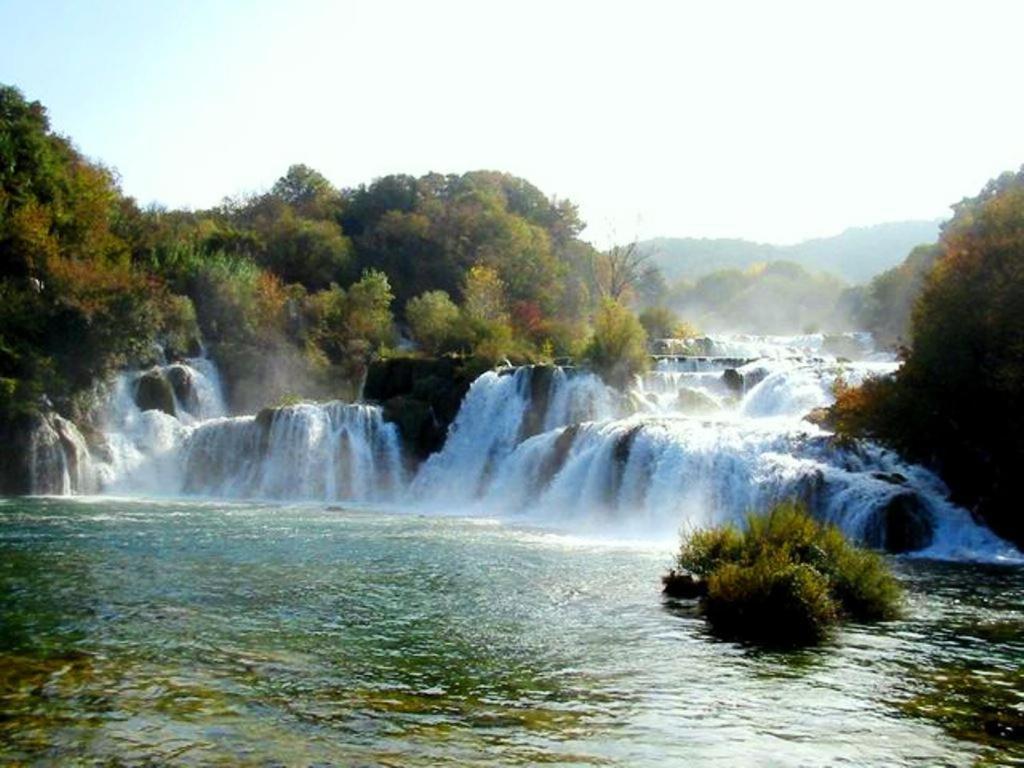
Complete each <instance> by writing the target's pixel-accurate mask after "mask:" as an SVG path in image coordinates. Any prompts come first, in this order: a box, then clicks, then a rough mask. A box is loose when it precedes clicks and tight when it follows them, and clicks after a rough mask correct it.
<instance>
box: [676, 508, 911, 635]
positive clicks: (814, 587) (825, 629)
mask: <svg viewBox="0 0 1024 768" xmlns="http://www.w3.org/2000/svg"><path fill="white" fill-rule="evenodd" d="M663 581H664V584H665V593H666V594H667V595H669V596H672V597H699V598H700V599H701V607H702V610H703V612H704V614H705V616H706V617H707V619H708V622H709V623H710V624H711V626H712V628H713V629H714V630H715V631H716V632H718V633H719V634H721V635H723V636H726V637H730V638H735V639H742V640H747V641H750V642H753V643H757V644H759V645H766V646H775V647H787V646H788V647H793V646H802V645H810V644H814V643H816V642H819V641H821V640H822V639H824V638H825V637H826V636H827V635H828V633H829V631H830V630H831V629H832V627H833V626H834V625H835V624H836V623H837V622H838V621H839V620H841V619H850V620H854V621H880V620H885V619H891V618H894V617H896V616H897V615H898V614H899V611H900V601H901V590H900V587H899V584H898V583H897V582H896V579H895V578H894V577H893V576H892V574H891V573H890V572H889V570H888V569H887V568H886V566H885V561H884V560H882V558H881V557H880V556H879V555H877V554H875V553H874V552H870V551H867V550H863V549H859V548H857V547H855V546H853V545H852V544H850V543H849V542H847V541H846V539H845V538H844V537H843V535H842V533H841V532H840V531H839V529H837V528H836V527H834V526H831V525H823V524H821V523H819V522H817V521H816V520H814V518H812V517H811V516H810V515H808V514H807V512H806V511H805V510H804V509H803V508H802V507H801V506H800V505H799V504H796V503H792V502H787V503H783V504H779V505H778V506H776V507H775V508H774V509H772V510H771V511H770V512H768V514H766V515H750V516H749V517H748V518H747V527H746V529H745V530H743V531H740V530H739V529H737V528H736V527H734V526H725V527H722V528H717V529H710V530H701V531H697V532H695V533H693V534H692V535H690V536H689V537H688V538H687V539H686V540H685V541H684V542H683V546H682V548H681V550H680V552H679V556H678V558H677V562H676V567H675V568H674V569H673V570H672V571H670V572H669V574H668V575H667V576H665V578H664V579H663Z"/></svg>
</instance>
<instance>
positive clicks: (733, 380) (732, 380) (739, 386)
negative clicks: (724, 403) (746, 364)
mask: <svg viewBox="0 0 1024 768" xmlns="http://www.w3.org/2000/svg"><path fill="white" fill-rule="evenodd" d="M722 381H723V382H724V383H725V385H726V386H727V387H728V388H729V389H730V390H731V391H732V392H733V393H734V394H736V395H742V394H743V374H742V373H740V372H739V371H737V370H736V369H735V368H726V369H725V371H723V372H722Z"/></svg>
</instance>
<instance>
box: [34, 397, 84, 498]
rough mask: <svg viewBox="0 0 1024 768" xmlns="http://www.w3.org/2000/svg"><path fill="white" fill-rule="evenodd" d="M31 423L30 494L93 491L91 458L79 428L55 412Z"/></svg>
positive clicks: (65, 493)
mask: <svg viewBox="0 0 1024 768" xmlns="http://www.w3.org/2000/svg"><path fill="white" fill-rule="evenodd" d="M34 421H35V423H34V424H33V425H32V428H31V433H30V436H29V444H28V471H29V478H30V482H29V491H30V492H31V493H34V494H53V495H60V496H69V495H71V494H78V493H91V492H93V491H95V489H96V481H95V474H94V468H93V463H92V459H91V457H90V455H89V448H88V446H87V445H86V443H85V438H84V437H82V433H81V432H79V431H78V427H76V426H75V425H74V424H73V423H71V422H70V421H68V420H67V419H65V418H63V417H61V416H58V415H57V414H55V413H51V414H46V415H44V416H39V417H38V418H37V419H35V420H34Z"/></svg>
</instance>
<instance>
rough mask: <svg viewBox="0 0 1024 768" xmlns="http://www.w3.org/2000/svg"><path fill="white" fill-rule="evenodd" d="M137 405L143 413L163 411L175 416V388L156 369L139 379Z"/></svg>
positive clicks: (136, 388)
mask: <svg viewBox="0 0 1024 768" xmlns="http://www.w3.org/2000/svg"><path fill="white" fill-rule="evenodd" d="M135 404H136V405H137V406H138V407H139V410H141V411H163V412H164V413H166V414H167V415H168V416H174V415H175V407H174V388H173V387H172V386H171V382H170V381H168V380H167V378H166V377H165V376H164V375H163V373H162V372H161V371H160V370H159V369H156V368H154V369H153V370H150V371H146V372H145V373H144V374H142V376H140V377H139V380H138V382H137V383H136V385H135Z"/></svg>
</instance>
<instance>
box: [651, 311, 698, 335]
mask: <svg viewBox="0 0 1024 768" xmlns="http://www.w3.org/2000/svg"><path fill="white" fill-rule="evenodd" d="M639 319H640V325H642V326H643V327H644V330H645V331H646V332H647V337H648V338H649V339H685V338H689V337H692V336H696V335H697V332H696V329H695V328H694V327H693V326H692V325H690V324H689V323H685V322H683V321H682V320H681V319H680V318H679V315H677V314H676V313H675V312H673V311H672V310H671V309H668V308H667V307H650V308H648V309H645V310H644V311H643V312H641V313H640V318H639Z"/></svg>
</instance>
